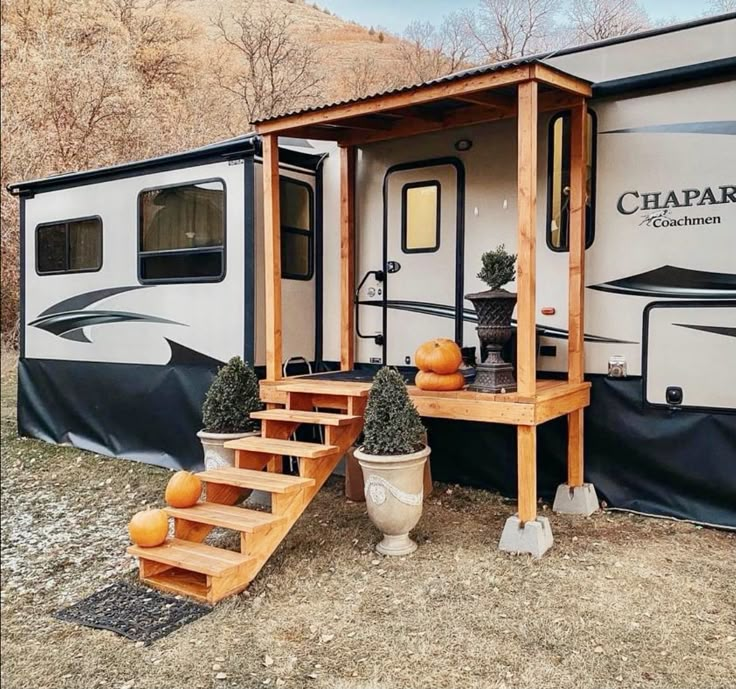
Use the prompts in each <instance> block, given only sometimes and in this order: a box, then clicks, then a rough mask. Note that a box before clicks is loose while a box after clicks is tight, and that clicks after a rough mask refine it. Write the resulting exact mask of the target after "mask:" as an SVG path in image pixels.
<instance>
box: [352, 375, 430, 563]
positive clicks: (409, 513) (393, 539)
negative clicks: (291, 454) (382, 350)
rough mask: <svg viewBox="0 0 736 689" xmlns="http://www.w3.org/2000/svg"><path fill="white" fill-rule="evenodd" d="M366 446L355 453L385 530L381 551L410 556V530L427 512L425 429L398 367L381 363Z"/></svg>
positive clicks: (371, 509) (376, 519) (375, 517)
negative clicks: (389, 366) (424, 512)
mask: <svg viewBox="0 0 736 689" xmlns="http://www.w3.org/2000/svg"><path fill="white" fill-rule="evenodd" d="M364 419H365V424H364V427H363V445H362V446H361V447H359V448H358V449H356V450H355V458H356V459H357V460H358V462H359V464H360V467H361V469H362V470H363V479H364V484H365V501H366V507H367V509H368V516H369V517H370V518H371V521H372V522H373V523H374V524H375V525H376V527H378V529H379V530H380V531H381V532H382V533H383V540H382V541H381V542H380V543H379V544H378V545H377V546H376V550H377V551H378V552H379V553H381V554H383V555H407V554H409V553H411V552H414V550H416V548H417V544H416V543H415V542H414V541H412V540H411V539H410V538H409V532H410V531H411V530H412V529H413V528H414V527H415V526H416V524H417V522H418V521H419V517H421V515H422V504H423V500H424V464H425V462H426V461H427V458H428V457H429V453H430V449H429V447H427V445H426V444H425V441H424V439H425V437H426V435H425V429H424V426H422V422H421V419H420V418H419V414H418V413H417V410H416V408H415V407H414V404H413V403H412V401H411V399H410V397H409V393H408V392H407V389H406V384H405V383H404V379H403V378H402V377H401V375H400V374H399V372H398V371H396V370H395V369H391V368H388V367H384V368H382V369H381V370H380V371H379V372H378V373H377V374H376V377H375V380H374V382H373V386H372V388H371V391H370V394H369V395H368V404H367V405H366V410H365V415H364Z"/></svg>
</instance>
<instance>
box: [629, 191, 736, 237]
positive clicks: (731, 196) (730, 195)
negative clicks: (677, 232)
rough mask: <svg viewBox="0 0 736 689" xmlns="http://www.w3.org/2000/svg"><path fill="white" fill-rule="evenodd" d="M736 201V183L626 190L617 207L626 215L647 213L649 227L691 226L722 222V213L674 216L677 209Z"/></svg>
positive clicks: (644, 223) (644, 218)
mask: <svg viewBox="0 0 736 689" xmlns="http://www.w3.org/2000/svg"><path fill="white" fill-rule="evenodd" d="M725 203H736V185H733V184H727V185H724V186H720V187H705V188H704V189H682V190H681V191H651V192H649V191H648V192H638V191H625V192H624V193H623V194H621V196H620V197H619V199H618V203H617V204H616V208H617V209H618V212H619V213H621V214H622V215H633V214H634V213H637V212H644V215H643V219H642V222H641V223H640V224H641V225H647V226H648V227H683V226H688V225H718V224H720V222H721V216H720V215H711V216H692V215H680V216H679V217H675V216H674V215H670V212H671V211H672V210H673V209H677V208H693V207H699V206H718V205H722V204H725Z"/></svg>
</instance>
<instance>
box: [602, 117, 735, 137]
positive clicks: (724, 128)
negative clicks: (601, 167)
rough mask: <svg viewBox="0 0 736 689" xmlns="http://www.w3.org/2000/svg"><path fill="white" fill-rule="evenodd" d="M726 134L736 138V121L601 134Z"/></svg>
mask: <svg viewBox="0 0 736 689" xmlns="http://www.w3.org/2000/svg"><path fill="white" fill-rule="evenodd" d="M639 133H650V134H724V135H727V136H736V120H718V121H713V122H677V123H673V124H650V125H645V126H642V127H626V128H624V129H609V130H608V131H607V132H601V134H639Z"/></svg>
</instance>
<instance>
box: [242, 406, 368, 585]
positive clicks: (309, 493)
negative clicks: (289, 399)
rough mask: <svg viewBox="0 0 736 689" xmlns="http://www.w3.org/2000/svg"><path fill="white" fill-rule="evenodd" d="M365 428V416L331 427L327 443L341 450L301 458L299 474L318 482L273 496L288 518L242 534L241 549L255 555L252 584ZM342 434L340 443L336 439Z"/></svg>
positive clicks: (249, 567) (274, 508) (277, 511)
mask: <svg viewBox="0 0 736 689" xmlns="http://www.w3.org/2000/svg"><path fill="white" fill-rule="evenodd" d="M362 429H363V419H362V416H361V418H360V419H359V420H358V421H354V422H353V423H351V424H349V425H347V426H341V427H339V428H334V429H331V428H328V429H327V431H328V433H327V444H330V445H336V446H337V447H338V448H339V449H338V450H337V451H336V452H334V453H332V454H330V455H327V456H326V457H320V458H319V459H300V460H299V475H300V476H303V477H305V478H312V479H314V485H313V486H309V487H305V488H302V489H301V490H300V491H297V492H295V493H291V494H287V495H276V494H274V495H272V496H271V512H272V514H274V515H278V516H283V517H285V518H286V519H285V521H284V522H282V523H280V524H275V525H273V526H272V527H271V528H270V529H268V530H263V531H260V532H258V533H256V534H241V551H242V552H243V553H245V554H246V555H249V556H250V557H251V558H252V559H249V560H248V562H247V563H246V564H245V565H244V568H245V571H246V572H247V574H246V576H247V577H248V583H250V582H251V581H252V580H253V579H254V578H255V577H256V575H257V574H258V572H260V571H261V569H262V568H263V566H264V565H265V564H266V562H267V561H268V559H269V558H270V557H271V555H272V554H273V552H274V551H275V550H276V548H277V547H278V546H279V544H280V543H281V541H282V540H283V539H284V538H285V537H286V535H287V534H288V533H289V531H290V530H291V527H292V526H294V524H295V523H296V521H297V519H299V517H300V516H301V515H302V513H303V512H304V510H305V509H306V508H307V507H308V506H309V503H311V502H312V500H313V499H314V497H315V495H317V493H318V492H319V491H320V489H321V488H322V486H323V485H324V484H325V481H327V479H328V478H329V477H330V475H331V474H332V472H333V471H334V470H335V467H336V466H337V465H338V463H339V462H340V460H341V459H342V457H343V456H344V455H345V453H346V452H347V451H348V450H349V449H350V447H351V446H352V445H353V443H354V442H355V441H356V440H357V438H358V436H359V435H360V432H361V431H362ZM330 430H334V431H338V433H334V434H332V436H331V434H330ZM338 436H339V440H340V442H336V440H337V438H338ZM246 585H247V584H246Z"/></svg>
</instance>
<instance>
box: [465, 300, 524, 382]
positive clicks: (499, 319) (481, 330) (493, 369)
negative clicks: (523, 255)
mask: <svg viewBox="0 0 736 689" xmlns="http://www.w3.org/2000/svg"><path fill="white" fill-rule="evenodd" d="M465 298H466V299H468V300H469V301H471V302H473V306H474V307H475V312H476V313H477V314H478V327H477V328H476V330H477V332H478V338H479V339H480V344H481V351H484V350H485V351H487V355H486V357H485V359H484V360H483V362H482V363H480V364H478V365H477V367H476V376H475V381H474V382H473V384H472V385H471V386H470V387H469V388H468V389H469V390H475V391H476V392H493V393H499V392H515V391H516V378H514V368H513V366H512V365H511V364H510V363H508V362H506V361H504V360H503V359H502V358H501V350H502V349H503V346H504V345H505V344H506V343H507V342H508V341H509V339H510V338H511V335H512V333H513V328H512V327H511V316H512V315H513V313H514V307H515V306H516V295H515V294H513V293H512V292H507V291H506V290H505V289H497V290H486V291H485V292H476V293H475V294H466V295H465Z"/></svg>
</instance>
